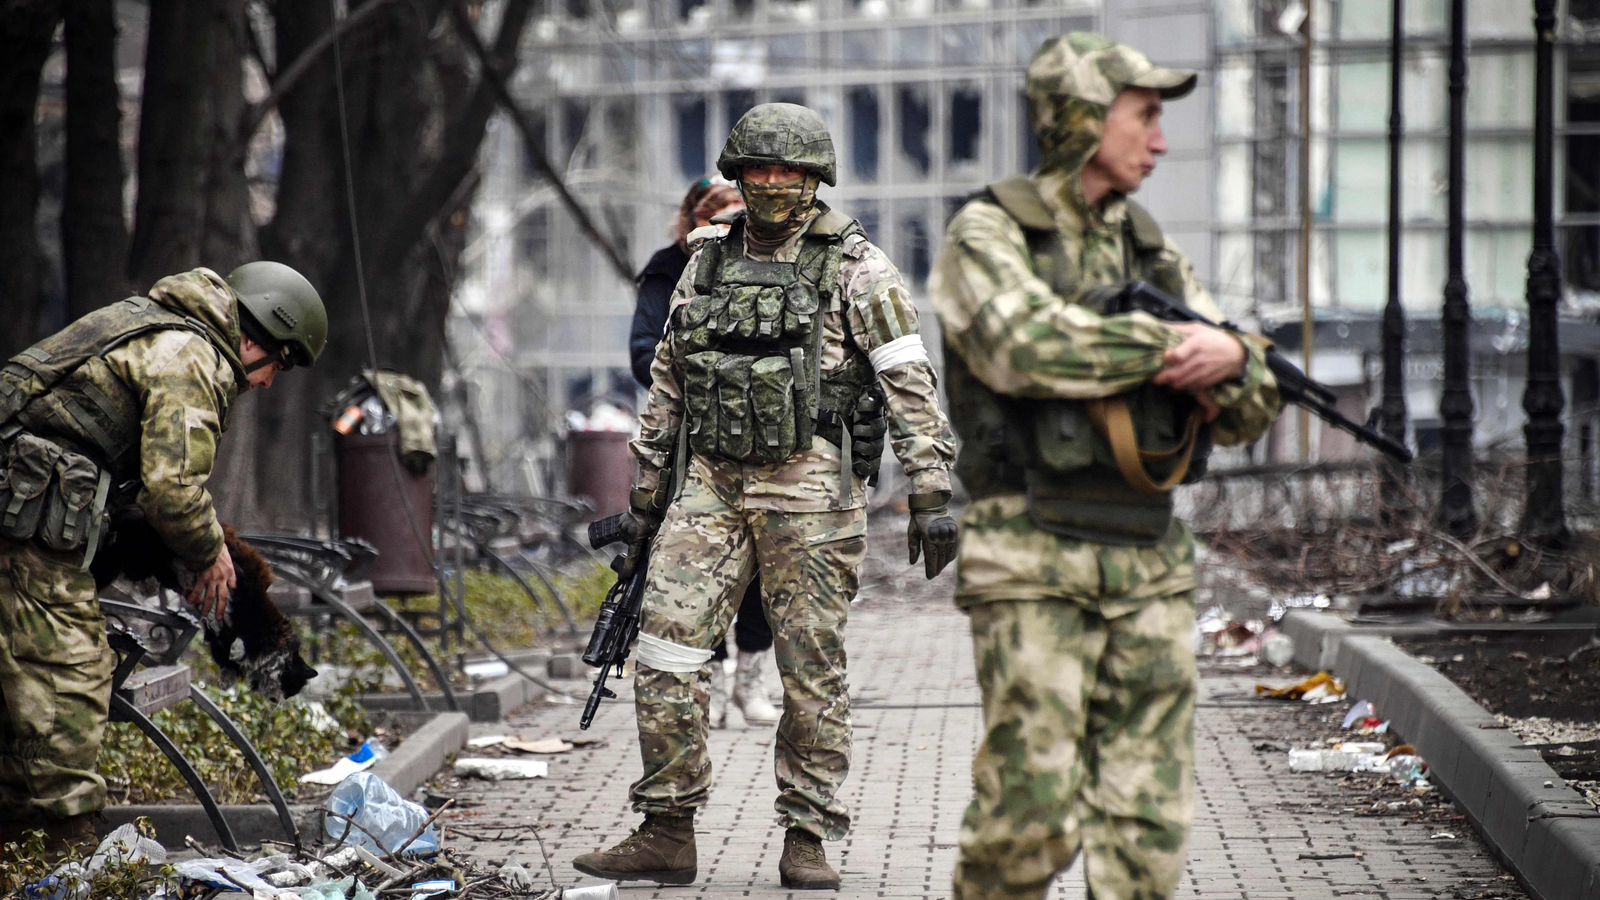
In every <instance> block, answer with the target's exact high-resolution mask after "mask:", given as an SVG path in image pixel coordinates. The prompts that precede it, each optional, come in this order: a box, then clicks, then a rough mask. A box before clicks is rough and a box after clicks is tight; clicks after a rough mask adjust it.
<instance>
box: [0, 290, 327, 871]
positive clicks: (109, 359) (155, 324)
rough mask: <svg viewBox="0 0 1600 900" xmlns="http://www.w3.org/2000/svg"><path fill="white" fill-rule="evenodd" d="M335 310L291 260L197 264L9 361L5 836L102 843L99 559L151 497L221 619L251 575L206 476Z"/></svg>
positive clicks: (103, 691) (1, 451) (3, 511)
mask: <svg viewBox="0 0 1600 900" xmlns="http://www.w3.org/2000/svg"><path fill="white" fill-rule="evenodd" d="M327 335H328V318H327V314H326V312H325V311H324V309H323V306H322V300H321V298H320V297H318V296H317V292H316V290H315V289H314V288H313V287H312V286H311V284H310V282H308V281H306V279H305V278H304V277H302V276H301V275H300V274H299V273H298V272H296V271H295V270H293V269H291V268H289V267H288V266H285V265H281V264H279V263H275V262H253V263H248V264H246V265H243V266H240V267H239V268H238V269H236V270H235V271H234V272H233V274H231V275H229V276H228V277H227V278H226V279H224V278H222V277H221V276H219V275H217V274H216V273H215V272H212V271H211V270H210V269H195V270H194V271H191V272H185V273H183V274H181V275H173V276H170V277H168V278H163V279H162V280H160V281H158V282H156V284H155V286H154V287H152V288H151V289H150V292H149V293H148V294H146V295H145V296H142V297H130V298H128V299H126V300H121V301H119V302H117V303H113V304H111V305H110V306H107V307H104V308H102V309H99V310H96V311H95V312H92V313H90V314H89V315H87V316H84V317H83V318H82V319H79V320H78V321H76V322H73V323H72V324H70V325H68V326H67V327H66V328H64V329H62V330H61V331H60V332H58V333H56V334H55V335H53V336H51V337H49V338H46V339H45V340H43V341H40V342H39V343H37V344H35V345H34V346H32V347H30V348H28V349H27V350H24V351H23V352H21V353H19V354H17V355H16V356H14V357H12V358H11V359H10V361H8V362H7V363H6V364H5V365H4V366H3V367H0V634H4V635H5V636H6V639H5V640H3V641H0V844H4V843H5V842H6V841H10V840H16V839H18V838H19V837H20V836H21V835H22V834H23V833H25V832H27V831H29V830H33V829H40V830H43V831H44V832H45V833H46V834H47V835H48V837H49V838H50V842H51V852H53V853H59V852H62V851H64V850H66V849H67V848H69V847H71V846H74V845H81V844H84V843H87V842H90V841H92V840H93V839H94V827H93V823H92V821H91V819H92V816H93V815H94V814H95V813H96V812H98V811H99V810H100V809H101V808H102V807H104V806H105V802H106V786H105V782H104V781H103V780H102V779H101V777H100V776H99V774H97V772H96V770H95V764H96V759H97V757H98V756H99V753H100V742H101V739H102V737H103V735H104V732H105V725H106V714H107V707H108V704H109V703H110V694H111V673H112V664H113V662H114V658H113V657H112V654H111V650H110V648H109V647H108V646H107V645H106V637H105V621H104V619H103V618H102V617H101V615H100V611H99V607H98V605H97V602H96V598H95V583H94V578H93V577H92V576H91V575H90V574H89V563H90V562H91V560H92V559H93V556H94V553H95V550H96V548H97V546H98V545H99V544H100V542H101V540H102V538H103V537H104V536H105V527H106V523H107V521H108V520H109V511H110V510H111V509H114V508H117V507H119V506H135V507H137V508H138V510H140V511H141V512H142V513H143V514H144V516H145V517H146V519H147V520H148V521H149V522H150V523H151V524H152V525H153V526H154V527H155V529H156V530H157V532H158V533H159V534H160V535H161V537H162V539H163V540H165V541H166V543H167V545H168V546H169V547H170V548H171V549H172V551H173V552H174V554H175V555H176V556H177V557H178V559H179V560H181V561H182V562H183V564H184V565H185V566H187V567H188V568H189V569H190V570H191V571H193V572H195V573H197V577H196V580H195V584H194V588H193V590H192V591H191V592H190V594H189V598H188V599H189V601H190V602H191V603H193V604H194V605H195V606H196V607H198V608H199V609H200V611H201V612H202V613H203V614H204V615H207V616H216V617H221V616H222V615H223V613H224V612H225V606H226V603H227V598H228V596H229V593H228V591H229V589H230V588H231V587H233V586H234V584H235V578H234V571H233V561H232V560H231V559H230V558H229V555H228V550H227V548H226V547H225V546H224V545H223V540H222V526H221V525H220V524H219V523H218V522H217V515H216V510H215V509H214V508H213V506H212V502H211V495H210V494H209V493H208V492H207V491H206V487H205V483H206V479H207V478H208V477H209V476H210V474H211V465H212V461H213V459H214V458H215V455H216V448H217V439H218V438H219V437H220V436H221V434H222V432H223V431H225V430H226V429H227V427H228V420H229V414H230V411H231V409H232V406H233V401H234V399H235V398H236V397H237V396H238V395H239V394H241V393H243V392H244V391H246V390H248V389H250V388H252V387H257V388H267V387H271V386H272V383H273V380H274V379H275V378H276V377H277V375H278V374H279V373H280V372H282V371H284V370H285V369H289V368H292V367H294V366H297V365H306V366H309V365H311V364H312V363H314V362H316V359H317V356H318V355H319V354H321V353H322V348H323V345H324V344H325V343H326V342H327Z"/></svg>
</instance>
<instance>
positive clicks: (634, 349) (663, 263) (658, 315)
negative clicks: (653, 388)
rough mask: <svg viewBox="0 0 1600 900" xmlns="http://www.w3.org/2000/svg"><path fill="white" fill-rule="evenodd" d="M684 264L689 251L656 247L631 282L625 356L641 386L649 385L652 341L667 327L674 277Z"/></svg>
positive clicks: (676, 282)
mask: <svg viewBox="0 0 1600 900" xmlns="http://www.w3.org/2000/svg"><path fill="white" fill-rule="evenodd" d="M688 265H689V254H687V253H684V252H683V248H681V247H679V246H678V245H677V244H671V245H669V246H666V247H663V248H661V249H660V250H657V251H656V255H655V256H652V257H650V261H649V262H647V263H645V264H644V270H643V271H641V272H640V273H639V277H638V279H636V280H635V281H634V285H635V286H636V287H637V288H638V289H639V299H638V301H637V304H636V305H635V306H634V308H633V329H632V330H631V331H629V333H628V356H629V358H630V359H631V360H632V362H633V377H634V380H636V381H638V382H639V384H641V385H643V386H645V387H649V386H650V363H651V362H652V361H653V360H654V359H655V358H656V344H658V343H660V342H661V336H662V335H663V334H665V333H666V330H667V306H668V304H670V303H671V302H672V289H673V288H675V287H677V286H678V278H679V277H680V276H681V275H683V270H684V268H685V267H687V266H688Z"/></svg>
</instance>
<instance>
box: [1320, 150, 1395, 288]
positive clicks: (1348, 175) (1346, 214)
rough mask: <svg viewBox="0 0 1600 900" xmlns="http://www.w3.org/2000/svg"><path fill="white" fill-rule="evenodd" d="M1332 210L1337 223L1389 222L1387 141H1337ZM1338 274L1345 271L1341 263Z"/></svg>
mask: <svg viewBox="0 0 1600 900" xmlns="http://www.w3.org/2000/svg"><path fill="white" fill-rule="evenodd" d="M1333 207H1334V208H1333V213H1334V218H1335V219H1336V220H1337V221H1340V222H1364V223H1367V222H1386V221H1388V210H1389V145H1388V142H1387V141H1385V140H1383V139H1380V138H1357V139H1348V140H1342V141H1340V142H1339V148H1338V153H1337V154H1335V157H1334V182H1333ZM1340 252H1341V253H1343V250H1342V249H1341V251H1340ZM1339 271H1340V272H1341V273H1342V272H1343V271H1344V268H1343V266H1342V264H1341V267H1340V269H1339Z"/></svg>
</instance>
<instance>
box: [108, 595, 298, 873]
mask: <svg viewBox="0 0 1600 900" xmlns="http://www.w3.org/2000/svg"><path fill="white" fill-rule="evenodd" d="M100 609H101V611H102V612H104V614H105V617H106V639H107V641H108V642H109V643H110V644H111V649H112V650H113V651H114V652H115V653H116V654H117V667H116V669H115V670H114V671H113V672H112V675H111V721H113V722H132V723H133V724H134V726H135V727H137V728H138V729H139V730H140V731H142V732H144V734H145V736H146V737H148V738H149V739H150V741H151V743H154V744H155V745H156V747H157V748H158V749H160V750H161V752H162V754H164V755H165V756H166V757H167V759H169V760H171V761H172V764H173V766H175V767H177V769H178V773H179V774H180V775H182V776H183V780H184V781H185V782H187V783H188V785H189V789H190V790H191V791H193V792H194V796H195V799H196V800H198V801H199V802H200V806H201V807H202V808H204V809H205V813H206V817H207V818H208V819H210V820H211V827H212V828H213V829H215V830H216V832H217V839H218V840H219V841H221V842H222V845H223V846H224V847H226V848H228V849H229V850H238V849H239V847H238V843H237V842H236V841H235V840H234V836H233V830H232V829H231V828H229V827H228V821H227V819H226V818H224V816H223V814H222V807H221V806H220V805H219V804H218V803H217V799H216V797H214V796H212V794H211V789H210V788H208V787H207V786H206V783H205V780H204V779H202V778H201V777H200V773H199V772H198V771H197V770H196V769H195V767H194V764H193V763H191V762H189V759H188V757H186V756H184V754H183V750H182V749H180V748H179V747H178V745H177V744H176V743H174V742H173V740H172V738H170V737H168V736H167V734H166V733H165V732H163V731H162V730H161V729H160V727H158V726H157V725H156V723H155V721H154V720H152V719H151V718H150V717H151V716H153V715H155V714H156V713H157V712H159V711H161V710H163V709H166V708H167V707H169V706H172V705H174V704H177V703H181V702H183V701H184V700H192V701H194V703H195V705H197V706H199V707H200V709H201V710H202V711H203V712H204V713H205V714H206V716H208V717H209V718H210V719H211V721H213V722H215V723H216V724H217V727H218V728H221V729H222V732H223V734H226V735H227V736H228V740H230V741H232V742H233V745H234V746H235V747H238V748H239V752H240V753H242V754H244V758H245V761H246V762H248V763H249V764H250V768H251V769H252V770H253V771H254V772H255V773H256V778H257V779H259V780H260V782H261V788H262V792H263V793H265V794H266V796H267V800H268V801H269V802H270V803H271V804H272V807H273V809H274V810H275V811H276V812H277V814H278V821H279V823H281V824H282V825H283V833H284V835H285V837H286V838H287V839H288V840H289V841H291V842H295V843H298V841H299V830H298V829H297V828H296V827H295V823H294V816H293V814H292V813H291V812H290V810H289V804H288V801H286V800H285V799H284V797H283V791H282V790H281V789H279V787H278V782H277V780H276V779H274V778H273V777H272V770H271V769H269V768H268V767H267V764H266V761H265V760H263V759H262V758H261V753H260V751H258V750H257V749H256V747H255V745H254V744H252V743H251V742H250V739H249V738H248V737H246V736H245V734H244V732H243V731H240V730H239V726H238V725H237V724H235V723H234V721H233V720H232V719H230V718H229V717H228V714H227V713H225V712H223V711H222V707H220V706H218V705H217V704H216V701H214V700H212V699H211V698H210V697H209V696H207V695H206V693H205V691H202V690H201V689H200V686H199V685H196V684H194V683H192V682H191V680H190V672H189V667H188V666H187V665H184V664H183V663H181V662H179V659H180V658H181V657H182V656H183V652H184V650H186V649H187V648H188V646H189V643H190V642H191V641H193V640H194V637H195V635H196V634H198V633H199V632H200V626H199V624H198V623H197V622H196V621H195V620H194V619H192V618H190V617H189V616H187V615H184V614H182V613H174V612H164V611H161V610H154V609H148V608H146V607H143V606H139V605H137V604H133V603H126V602H123V601H119V600H108V599H102V600H101V601H100Z"/></svg>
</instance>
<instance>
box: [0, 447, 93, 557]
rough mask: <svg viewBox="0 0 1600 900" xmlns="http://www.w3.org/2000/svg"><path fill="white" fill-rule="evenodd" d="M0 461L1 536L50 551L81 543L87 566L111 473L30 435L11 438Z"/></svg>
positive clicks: (75, 547)
mask: <svg viewBox="0 0 1600 900" xmlns="http://www.w3.org/2000/svg"><path fill="white" fill-rule="evenodd" d="M4 460H5V462H4V465H3V466H0V537H3V538H6V539H8V540H12V541H18V542H21V541H28V540H38V541H39V543H41V544H43V545H44V546H46V547H48V548H50V549H51V550H59V551H63V552H65V551H72V550H77V549H80V548H84V562H83V567H84V568H85V569H87V568H88V566H89V563H90V562H91V561H92V560H93V558H94V552H95V550H96V549H97V548H98V545H99V541H100V537H101V535H102V534H103V533H104V531H105V524H106V498H107V495H108V494H109V492H110V488H111V473H110V472H108V471H107V470H106V469H105V468H103V467H102V466H100V465H98V464H97V463H95V462H94V461H93V460H91V459H90V458H89V457H87V456H84V455H83V454H81V453H76V452H73V451H72V450H68V449H65V448H63V447H61V446H60V445H59V444H56V443H54V442H52V441H47V440H45V439H43V438H40V437H36V436H34V435H31V434H27V433H22V434H18V435H16V436H15V437H14V438H12V440H11V442H10V444H9V446H7V447H6V448H5V451H4Z"/></svg>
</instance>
